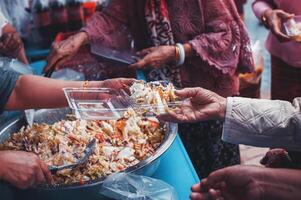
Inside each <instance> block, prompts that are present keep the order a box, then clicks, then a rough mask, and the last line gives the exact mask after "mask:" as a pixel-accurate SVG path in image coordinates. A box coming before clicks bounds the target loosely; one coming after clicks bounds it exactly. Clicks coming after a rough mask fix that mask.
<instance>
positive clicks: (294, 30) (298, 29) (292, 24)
mask: <svg viewBox="0 0 301 200" xmlns="http://www.w3.org/2000/svg"><path fill="white" fill-rule="evenodd" d="M286 26H287V28H288V31H289V35H290V36H297V35H301V22H297V21H295V20H294V19H289V20H288V21H287V22H286Z"/></svg>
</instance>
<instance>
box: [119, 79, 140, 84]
mask: <svg viewBox="0 0 301 200" xmlns="http://www.w3.org/2000/svg"><path fill="white" fill-rule="evenodd" d="M117 80H119V81H120V82H121V83H122V84H123V85H126V86H130V85H132V84H133V83H134V82H135V81H137V80H136V79H134V78H119V79H117Z"/></svg>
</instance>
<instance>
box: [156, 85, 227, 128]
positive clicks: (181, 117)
mask: <svg viewBox="0 0 301 200" xmlns="http://www.w3.org/2000/svg"><path fill="white" fill-rule="evenodd" d="M175 94H176V95H177V96H178V97H180V98H183V99H187V98H188V99H187V100H184V102H183V103H182V105H180V107H179V109H178V110H177V111H176V112H175V111H170V112H169V113H168V114H164V115H161V116H159V118H160V119H162V120H164V121H172V122H178V123H192V122H198V121H207V120H223V119H224V118H225V112H226V99H225V98H223V97H221V96H219V95H217V94H215V93H214V92H211V91H209V90H206V89H203V88H186V89H183V90H179V91H176V92H175Z"/></svg>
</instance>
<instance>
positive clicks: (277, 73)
mask: <svg viewBox="0 0 301 200" xmlns="http://www.w3.org/2000/svg"><path fill="white" fill-rule="evenodd" d="M271 60H272V99H274V100H285V101H289V102H292V101H293V100H294V98H296V97H300V94H301V68H297V67H294V66H291V65H289V64H287V63H286V62H284V61H283V60H282V59H280V58H277V57H276V56H272V59H271Z"/></svg>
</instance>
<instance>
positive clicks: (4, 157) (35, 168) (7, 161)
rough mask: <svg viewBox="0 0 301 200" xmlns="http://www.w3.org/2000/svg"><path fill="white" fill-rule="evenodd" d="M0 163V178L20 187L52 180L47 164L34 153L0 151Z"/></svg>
mask: <svg viewBox="0 0 301 200" xmlns="http://www.w3.org/2000/svg"><path fill="white" fill-rule="evenodd" d="M0 163H1V164H0V178H1V179H2V180H4V181H7V182H9V183H11V184H12V185H14V186H16V187H18V188H20V189H27V188H30V187H33V186H36V185H41V184H45V183H49V184H51V183H52V182H53V179H52V176H51V173H50V171H49V170H48V167H47V165H46V164H45V163H44V162H43V161H41V160H40V159H39V157H38V156H36V155H35V154H32V153H27V152H22V151H0Z"/></svg>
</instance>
